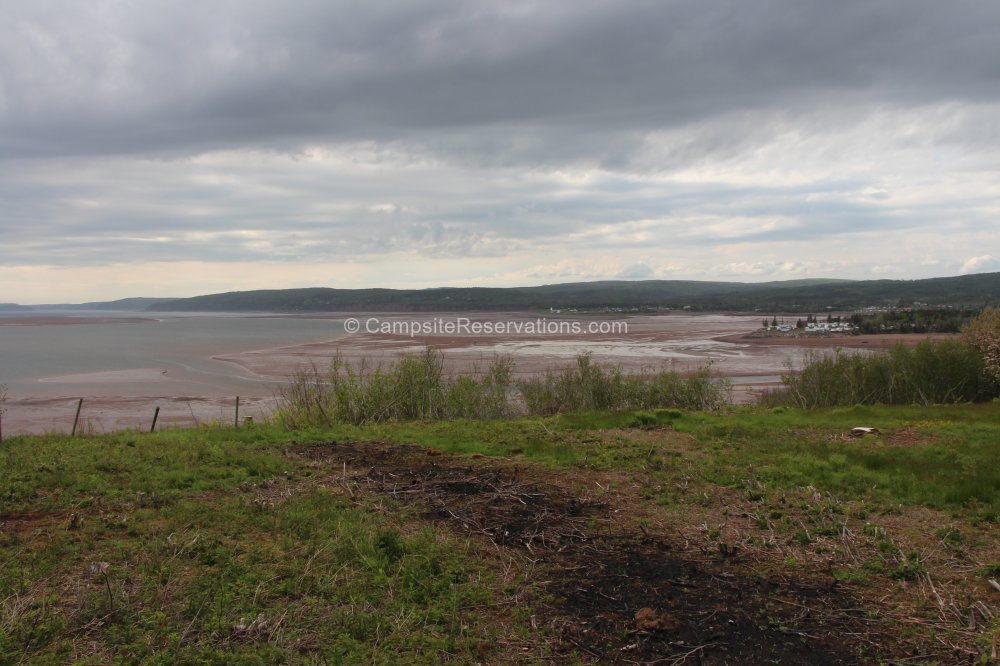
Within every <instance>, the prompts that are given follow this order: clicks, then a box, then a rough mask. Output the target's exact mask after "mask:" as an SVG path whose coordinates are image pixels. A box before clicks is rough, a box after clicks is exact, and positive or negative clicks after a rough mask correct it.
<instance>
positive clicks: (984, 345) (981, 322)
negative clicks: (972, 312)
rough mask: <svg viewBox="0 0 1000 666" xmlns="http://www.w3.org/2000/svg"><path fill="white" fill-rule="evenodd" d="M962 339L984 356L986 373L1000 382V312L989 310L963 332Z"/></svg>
mask: <svg viewBox="0 0 1000 666" xmlns="http://www.w3.org/2000/svg"><path fill="white" fill-rule="evenodd" d="M962 339H963V340H965V342H966V343H967V344H969V345H971V346H972V347H973V348H975V349H976V350H977V351H978V352H979V353H980V354H982V356H983V367H984V370H985V372H986V373H987V374H988V375H989V376H990V377H991V378H992V379H993V380H994V381H997V382H1000V310H997V309H996V308H987V309H986V310H983V311H982V312H981V313H979V315H978V316H976V318H975V319H973V320H972V321H971V322H969V324H968V326H966V327H965V328H964V329H963V330H962Z"/></svg>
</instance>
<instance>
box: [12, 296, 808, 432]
mask: <svg viewBox="0 0 1000 666" xmlns="http://www.w3.org/2000/svg"><path fill="white" fill-rule="evenodd" d="M348 317H354V318H356V319H357V320H358V321H359V322H360V324H361V330H360V332H357V333H353V334H347V333H346V332H345V330H344V322H345V321H346V320H347V318H348ZM370 320H376V321H377V322H378V324H382V323H385V322H388V323H390V324H392V323H394V322H395V323H403V322H410V323H412V322H433V321H435V320H438V321H439V322H458V323H460V322H469V325H470V326H472V324H479V325H480V327H482V328H486V326H485V325H486V324H490V325H492V326H491V328H493V329H494V330H495V329H496V328H497V326H496V324H498V323H505V322H506V323H512V324H516V323H518V322H520V323H521V324H524V325H525V326H522V328H521V331H522V332H521V333H516V332H515V333H512V332H510V331H509V330H508V331H507V332H504V333H492V334H478V335H472V334H468V333H467V332H466V331H465V329H460V330H459V331H458V332H457V333H456V334H444V333H440V332H439V333H435V334H432V335H414V336H410V335H408V334H407V333H405V332H398V331H397V332H388V333H387V332H380V331H378V330H377V328H378V326H377V325H374V324H373V322H372V321H370ZM540 320H543V321H544V323H545V325H546V327H547V328H548V329H551V330H552V331H554V332H544V333H539V332H537V331H535V332H533V333H528V332H524V331H527V330H530V328H529V327H527V326H526V325H527V324H529V323H535V324H536V326H535V328H536V329H537V328H538V326H537V323H538V322H539V321H540ZM759 321H760V318H759V317H757V316H745V315H725V314H710V315H688V314H664V315H623V314H614V315H606V316H605V315H602V316H597V315H577V314H572V315H553V314H544V313H543V314H541V315H540V314H537V313H524V312H521V313H487V314H457V313H433V314H432V313H424V314H419V315H416V314H412V313H405V314H386V313H378V314H371V313H364V314H355V315H349V314H329V315H310V316H293V315H228V314H219V315H189V316H185V315H164V316H160V315H140V316H137V315H134V314H131V313H130V314H128V315H120V316H119V315H113V314H108V313H101V314H100V315H97V314H91V315H88V314H86V313H84V314H74V315H72V316H67V315H52V314H44V315H38V316H26V315H24V314H19V315H18V316H17V317H0V383H2V384H5V385H6V386H7V388H8V396H7V403H6V408H7V413H6V414H5V415H4V420H3V434H4V435H5V436H10V435H13V434H17V433H27V432H32V433H38V432H47V431H55V432H68V431H69V429H70V428H71V427H72V422H73V419H74V417H75V413H76V407H77V404H78V400H79V399H80V398H83V399H84V406H83V408H82V409H81V416H80V427H81V428H82V429H84V430H88V431H93V432H106V431H111V430H120V429H124V428H148V427H149V426H150V425H151V420H152V415H153V412H154V410H155V409H156V407H160V416H159V419H158V423H159V424H160V425H161V426H190V425H196V424H198V423H206V422H211V421H222V422H226V421H230V420H232V419H234V418H235V416H236V410H235V399H236V396H239V397H240V402H241V416H253V417H255V418H260V417H262V416H264V415H265V414H266V413H267V412H268V410H269V409H270V407H271V406H272V405H273V404H274V401H275V399H276V398H275V396H276V394H277V392H278V390H279V389H280V387H281V385H282V383H283V382H285V381H286V380H287V378H288V377H289V376H290V375H291V374H292V373H293V372H295V370H296V369H298V368H301V367H303V366H305V367H310V366H315V367H317V368H321V369H322V368H325V367H326V366H327V365H328V364H329V360H330V358H331V357H332V356H333V355H334V354H337V353H340V354H341V355H343V356H344V358H346V359H348V360H350V361H359V360H360V359H362V358H367V359H369V360H370V361H371V362H374V363H388V362H391V361H392V360H393V359H394V358H396V357H398V356H399V355H401V354H405V353H409V352H415V351H420V350H422V349H424V348H425V347H427V346H431V347H434V348H436V349H439V350H440V351H441V352H442V353H443V355H444V358H445V361H446V370H447V371H448V372H453V373H458V372H464V373H468V372H473V371H475V369H476V368H477V367H482V366H483V365H485V363H487V362H488V361H489V360H490V359H491V358H492V357H493V356H494V355H496V354H505V355H509V356H510V357H511V358H512V359H513V361H514V364H515V373H516V374H518V375H520V376H527V375H532V374H536V373H540V372H544V371H545V370H547V369H550V368H557V367H560V366H562V365H565V364H568V363H572V362H573V360H574V358H575V357H576V356H577V355H578V354H581V353H590V354H591V355H592V356H593V358H594V360H595V361H597V362H600V363H607V364H613V365H620V366H622V367H623V368H624V369H626V370H629V371H640V370H644V369H674V370H678V371H685V370H693V369H695V368H698V367H700V366H703V365H705V364H706V363H711V364H712V368H713V369H714V371H715V372H717V373H719V374H720V375H723V376H726V377H729V378H730V379H731V380H732V382H733V384H734V388H735V392H734V393H735V397H736V399H737V400H747V399H748V398H749V397H750V395H751V393H752V391H753V390H755V389H758V388H761V387H764V386H768V385H773V384H775V383H776V382H778V380H779V376H780V374H781V373H782V372H785V371H786V370H787V367H788V366H789V364H792V365H798V364H801V363H802V361H803V360H804V359H805V358H806V356H807V355H808V354H809V353H812V351H811V350H810V349H809V347H808V346H807V345H804V344H797V343H794V342H792V343H791V344H782V345H762V344H753V343H752V342H750V341H745V340H742V339H741V336H742V335H744V334H746V333H749V332H751V331H753V330H755V329H756V328H757V326H758V325H759ZM572 322H576V323H578V324H579V327H580V329H582V330H581V332H579V333H575V332H567V328H568V327H567V324H568V323H572ZM610 322H618V323H623V324H625V328H619V329H618V330H615V331H614V332H608V333H601V332H589V329H590V324H592V323H597V324H601V323H610ZM69 324H73V325H69ZM553 324H554V325H553ZM472 328H475V327H474V326H472ZM368 329H372V330H373V331H374V332H369V330H368ZM560 329H561V332H560ZM625 329H627V330H625Z"/></svg>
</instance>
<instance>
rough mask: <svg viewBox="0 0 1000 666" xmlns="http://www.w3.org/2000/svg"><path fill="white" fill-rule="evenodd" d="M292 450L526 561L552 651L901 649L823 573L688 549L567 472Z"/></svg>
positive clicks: (887, 652) (362, 449)
mask: <svg viewBox="0 0 1000 666" xmlns="http://www.w3.org/2000/svg"><path fill="white" fill-rule="evenodd" d="M293 455H296V456H303V457H307V458H310V459H312V460H313V461H314V464H315V465H316V466H317V467H325V468H327V469H329V470H330V477H329V479H330V480H331V481H333V482H336V483H339V484H342V485H343V487H344V488H345V492H349V493H351V494H355V493H364V494H372V495H377V496H383V497H384V496H388V497H392V498H394V499H395V500H396V501H398V502H400V503H402V504H404V505H407V506H410V507H413V508H415V509H417V511H418V513H419V515H420V516H421V517H422V518H423V519H425V520H428V521H432V522H435V523H438V524H443V525H446V526H449V527H451V528H453V529H457V530H461V531H464V532H466V533H470V534H474V535H479V537H481V538H482V539H485V540H487V541H488V542H489V543H491V544H492V546H493V547H495V548H497V549H498V550H501V551H503V552H505V553H514V554H517V555H518V556H519V557H521V558H524V560H526V561H529V562H530V563H531V565H532V568H533V570H534V571H535V572H536V580H535V581H534V585H535V589H536V590H537V594H536V597H535V601H534V603H533V605H534V607H535V609H536V610H538V611H541V613H542V615H543V617H541V618H539V626H540V627H542V626H544V627H547V628H548V629H549V630H550V632H551V633H550V638H548V639H545V638H539V640H540V641H542V640H548V641H550V644H549V645H548V649H549V650H550V651H551V652H552V653H554V654H555V655H557V656H564V657H568V656H572V655H577V656H580V657H582V658H584V659H585V660H588V661H600V662H605V663H607V662H610V663H660V664H671V663H672V664H681V663H691V664H694V663H699V664H732V663H782V664H854V663H870V662H872V661H874V660H876V659H878V658H879V657H884V658H889V657H891V656H894V655H895V656H904V655H905V650H904V649H903V648H901V647H899V646H898V645H897V644H896V642H895V640H894V639H893V638H891V637H890V636H888V635H886V634H885V633H884V632H883V631H882V629H881V627H880V625H878V624H877V623H876V622H875V621H873V620H871V619H870V618H869V617H868V616H867V615H866V613H865V609H864V608H863V607H862V605H861V604H860V603H859V602H858V601H857V600H856V599H854V598H852V597H851V596H850V595H849V594H848V593H846V592H844V591H843V590H842V589H840V588H838V586H837V583H836V582H835V581H834V580H833V579H832V578H831V577H830V576H828V575H826V576H824V575H822V574H812V575H811V574H809V573H808V572H802V573H801V574H800V575H797V576H796V577H789V576H787V575H785V576H776V575H775V576H772V575H769V574H759V573H757V572H756V571H755V569H754V568H753V566H752V565H751V566H746V565H745V564H744V563H742V562H741V559H740V552H739V551H738V549H727V548H720V550H719V552H718V553H708V554H706V553H703V552H702V553H698V552H693V551H692V550H690V549H687V548H686V547H685V545H684V544H683V543H679V542H678V539H677V537H676V536H674V537H673V538H671V536H669V535H668V534H667V533H666V531H665V530H660V529H650V528H648V527H647V526H646V525H644V522H643V521H642V520H641V517H642V516H641V514H642V509H641V507H636V506H633V505H632V504H631V503H630V502H629V501H627V499H626V498H624V497H621V496H617V495H615V494H613V493H603V494H598V493H594V492H590V491H586V490H579V478H577V477H575V476H573V475H571V474H569V473H556V472H552V471H550V470H541V469H539V468H536V467H533V466H529V465H521V464H518V463H517V462H514V461H497V460H492V459H491V460H489V461H484V460H476V461H472V460H470V459H469V458H460V457H456V456H450V455H446V454H437V452H430V453H429V452H428V450H427V449H424V448H421V447H417V446H394V445H389V444H384V443H355V442H351V443H335V444H327V445H309V446H300V447H298V448H297V449H295V450H294V452H293ZM574 488H577V490H573V489H574ZM910 656H912V655H910Z"/></svg>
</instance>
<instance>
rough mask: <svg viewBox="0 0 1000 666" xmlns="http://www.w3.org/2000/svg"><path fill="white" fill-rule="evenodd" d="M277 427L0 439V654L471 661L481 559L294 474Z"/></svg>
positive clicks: (489, 595)
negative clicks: (91, 646) (0, 527)
mask: <svg viewBox="0 0 1000 666" xmlns="http://www.w3.org/2000/svg"><path fill="white" fill-rule="evenodd" d="M286 441H287V435H286V433H282V432H280V431H276V430H267V429H258V430H240V431H236V430H198V431H173V432H165V433H162V434H156V435H146V434H121V435H113V436H110V435H109V436H101V437H80V438H76V439H69V438H65V437H21V438H16V439H13V440H8V441H6V442H4V443H3V444H2V445H0V466H2V468H3V469H4V470H5V471H6V472H7V473H6V474H4V476H3V479H2V481H0V497H2V498H3V501H2V504H0V516H5V517H7V519H8V523H9V524H8V525H7V526H5V529H4V531H3V533H2V536H0V553H2V562H0V600H2V602H0V609H2V612H0V663H2V664H7V663H18V662H20V661H22V660H23V659H25V658H30V660H31V661H34V662H36V663H67V662H74V661H86V662H88V663H93V661H94V660H97V661H100V662H106V663H135V662H140V661H141V662H144V663H162V664H172V663H199V664H200V663H218V664H222V663H226V664H229V663H248V664H260V663H287V662H289V661H302V660H304V655H308V656H309V660H313V661H320V662H325V663H360V662H367V663H372V662H376V663H428V664H431V663H439V662H440V661H441V660H442V659H444V658H445V657H451V658H456V659H457V660H458V661H462V662H474V661H477V660H479V659H480V658H481V657H480V652H481V650H482V645H483V644H490V643H491V641H492V639H493V638H494V637H495V636H494V634H493V633H492V632H493V631H494V629H493V628H491V627H489V626H486V625H485V624H484V623H483V622H482V621H481V619H480V618H481V614H480V613H478V610H477V609H480V608H483V607H488V606H490V605H491V604H492V603H493V602H494V598H493V595H494V592H495V588H496V584H495V582H494V580H493V575H494V574H493V572H491V571H490V570H489V568H488V566H487V564H486V562H487V559H488V558H486V559H484V557H483V554H482V553H479V552H478V551H477V549H476V547H474V546H473V545H472V544H471V543H470V542H468V541H465V540H462V539H460V538H458V537H455V536H452V535H449V534H447V533H436V532H434V531H433V530H431V529H430V528H428V527H424V528H414V527H413V526H412V524H411V522H412V521H411V520H410V519H409V518H408V516H407V514H406V511H402V510H399V509H398V508H397V509H393V510H391V511H390V510H387V509H389V508H390V507H387V506H385V505H380V506H378V507H374V506H368V505H365V504H361V505H357V504H355V503H353V502H351V501H350V498H346V497H345V496H344V495H343V493H338V492H333V491H331V490H329V489H326V488H324V487H323V486H321V485H317V484H309V483H303V482H304V481H307V480H308V477H309V475H310V474H312V473H313V472H312V470H310V469H309V468H308V467H306V466H305V465H303V464H302V463H301V462H300V461H299V460H296V459H290V458H287V457H285V456H284V455H283V450H282V449H283V448H284V447H285V444H286ZM19 511H22V512H24V511H26V512H29V514H28V515H27V516H26V519H27V522H24V521H23V520H22V521H21V522H18V518H19V514H18V513H17V512H19ZM74 516H80V517H81V518H80V519H79V520H78V519H76V518H74ZM19 524H20V525H22V527H19V528H18V527H16V525H19ZM11 528H13V529H11ZM102 563H103V564H102ZM102 567H104V570H103V571H102ZM91 639H92V640H95V641H97V642H98V644H99V645H100V648H99V650H98V651H97V652H96V653H86V652H85V649H86V645H87V643H88V641H89V640H91ZM81 650H84V651H81Z"/></svg>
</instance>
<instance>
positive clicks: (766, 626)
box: [0, 404, 1000, 664]
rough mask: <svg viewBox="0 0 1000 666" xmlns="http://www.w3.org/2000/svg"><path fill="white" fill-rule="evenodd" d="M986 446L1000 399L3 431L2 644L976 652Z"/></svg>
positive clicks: (132, 648)
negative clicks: (313, 425) (60, 432)
mask: <svg viewBox="0 0 1000 666" xmlns="http://www.w3.org/2000/svg"><path fill="white" fill-rule="evenodd" d="M856 426H870V427H875V428H878V430H879V434H876V435H867V436H864V437H860V438H855V437H851V436H849V434H848V433H849V431H850V430H851V428H853V427H856ZM998 454H1000V407H998V405H996V404H984V405H957V406H946V407H945V406H942V407H921V408H916V407H852V408H838V409H826V410H810V411H800V410H794V409H787V408H776V409H773V410H764V409H752V408H742V409H734V410H729V411H724V412H711V413H709V412H698V413H693V412H690V413H689V412H682V411H679V410H654V411H644V412H629V413H619V414H612V413H596V414H576V415H563V416H553V417H546V418H530V419H528V418H525V419H514V420H506V421H493V422H490V421H435V422H410V423H383V424H374V425H369V426H337V427H333V428H329V429H323V430H300V431H288V430H283V429H279V428H276V427H269V426H258V427H256V428H244V429H239V430H236V429H228V428H202V429H198V430H183V431H165V432H160V433H156V434H139V433H120V434H116V435H106V436H95V437H90V436H87V437H77V438H75V439H69V438H67V437H62V436H59V437H56V436H51V437H19V438H14V439H11V440H7V441H4V442H3V443H0V470H3V474H2V475H0V530H2V532H0V553H2V558H0V600H2V601H0V663H3V664H8V663H10V664H14V663H22V662H30V663H67V662H76V663H137V662H143V663H164V664H168V663H169V664H172V663H198V664H206V663H219V664H222V663H225V664H230V663H246V664H265V663H288V662H293V663H404V664H405V663H440V662H442V661H451V662H454V663H509V662H514V663H553V662H558V663H591V662H619V663H649V662H657V663H664V664H667V663H674V664H681V663H691V664H694V663H703V664H723V663H768V662H771V663H803V664H805V663H873V662H879V661H881V662H883V663H894V662H895V663H942V664H944V663H957V662H962V663H992V661H995V659H996V652H997V646H996V644H997V639H998V637H1000V624H998V620H996V619H995V616H996V615H997V614H1000V590H997V589H994V588H993V587H992V586H991V584H990V580H991V579H995V578H996V577H998V576H1000V539H998V538H997V521H998V519H1000V492H998V491H1000V466H998V465H997V464H996V463H997V460H998Z"/></svg>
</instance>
